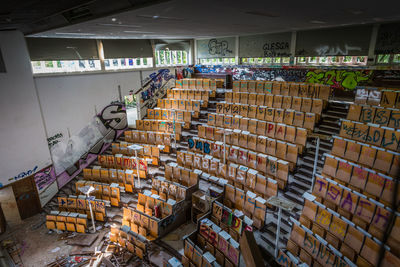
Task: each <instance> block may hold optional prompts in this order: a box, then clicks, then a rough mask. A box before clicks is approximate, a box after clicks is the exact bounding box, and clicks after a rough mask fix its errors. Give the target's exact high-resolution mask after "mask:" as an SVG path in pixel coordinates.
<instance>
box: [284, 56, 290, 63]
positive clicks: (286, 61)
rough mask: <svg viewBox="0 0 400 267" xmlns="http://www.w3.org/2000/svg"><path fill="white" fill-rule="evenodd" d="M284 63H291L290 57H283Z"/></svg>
mask: <svg viewBox="0 0 400 267" xmlns="http://www.w3.org/2000/svg"><path fill="white" fill-rule="evenodd" d="M282 63H283V64H290V57H283V58H282Z"/></svg>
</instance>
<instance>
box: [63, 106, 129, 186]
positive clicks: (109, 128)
mask: <svg viewBox="0 0 400 267" xmlns="http://www.w3.org/2000/svg"><path fill="white" fill-rule="evenodd" d="M96 121H97V128H98V130H99V131H100V133H101V135H102V136H103V137H102V138H101V139H100V140H98V141H97V142H96V143H95V144H94V145H93V146H92V147H91V148H90V150H89V151H88V152H87V153H84V154H83V155H82V156H81V157H80V158H79V160H78V161H76V162H75V163H74V164H73V165H71V166H70V167H69V168H67V169H66V170H65V171H64V172H62V173H61V174H59V175H57V181H58V187H59V188H61V187H63V186H64V185H65V184H67V183H68V182H69V181H71V180H72V179H73V178H74V177H76V176H77V175H78V174H79V173H80V172H81V171H82V170H83V169H84V168H86V167H87V166H89V165H90V164H91V163H92V162H94V161H95V160H96V158H97V156H98V155H99V154H101V153H103V152H104V151H106V150H107V149H108V148H109V147H110V146H111V143H112V142H113V141H115V140H116V139H118V137H119V136H121V135H122V133H123V132H124V130H125V129H126V128H127V125H128V124H127V119H126V112H125V107H124V105H123V104H121V103H112V104H110V105H108V106H106V107H105V108H104V109H103V110H102V111H101V112H100V113H99V114H98V115H97V116H96Z"/></svg>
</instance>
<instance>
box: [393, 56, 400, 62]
mask: <svg viewBox="0 0 400 267" xmlns="http://www.w3.org/2000/svg"><path fill="white" fill-rule="evenodd" d="M393 63H396V64H399V63H400V54H395V55H393Z"/></svg>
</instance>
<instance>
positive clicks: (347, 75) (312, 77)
mask: <svg viewBox="0 0 400 267" xmlns="http://www.w3.org/2000/svg"><path fill="white" fill-rule="evenodd" d="M372 72H373V71H372V70H362V71H360V70H310V71H308V72H307V74H306V82H308V83H320V84H326V85H330V86H332V87H333V88H341V89H346V90H354V89H355V88H356V86H358V85H359V83H360V82H363V81H369V80H370V78H371V76H372Z"/></svg>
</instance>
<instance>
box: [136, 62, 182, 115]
mask: <svg viewBox="0 0 400 267" xmlns="http://www.w3.org/2000/svg"><path fill="white" fill-rule="evenodd" d="M174 83H175V74H172V73H171V71H170V70H169V69H160V70H158V71H157V72H153V73H152V74H150V75H149V77H147V78H146V79H145V80H144V82H143V84H144V85H143V87H142V89H141V90H140V91H139V92H140V97H141V108H152V107H154V106H155V105H156V104H157V99H158V98H160V97H162V96H163V95H164V94H165V93H166V89H168V88H171V87H173V84H174ZM141 114H144V113H141Z"/></svg>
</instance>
